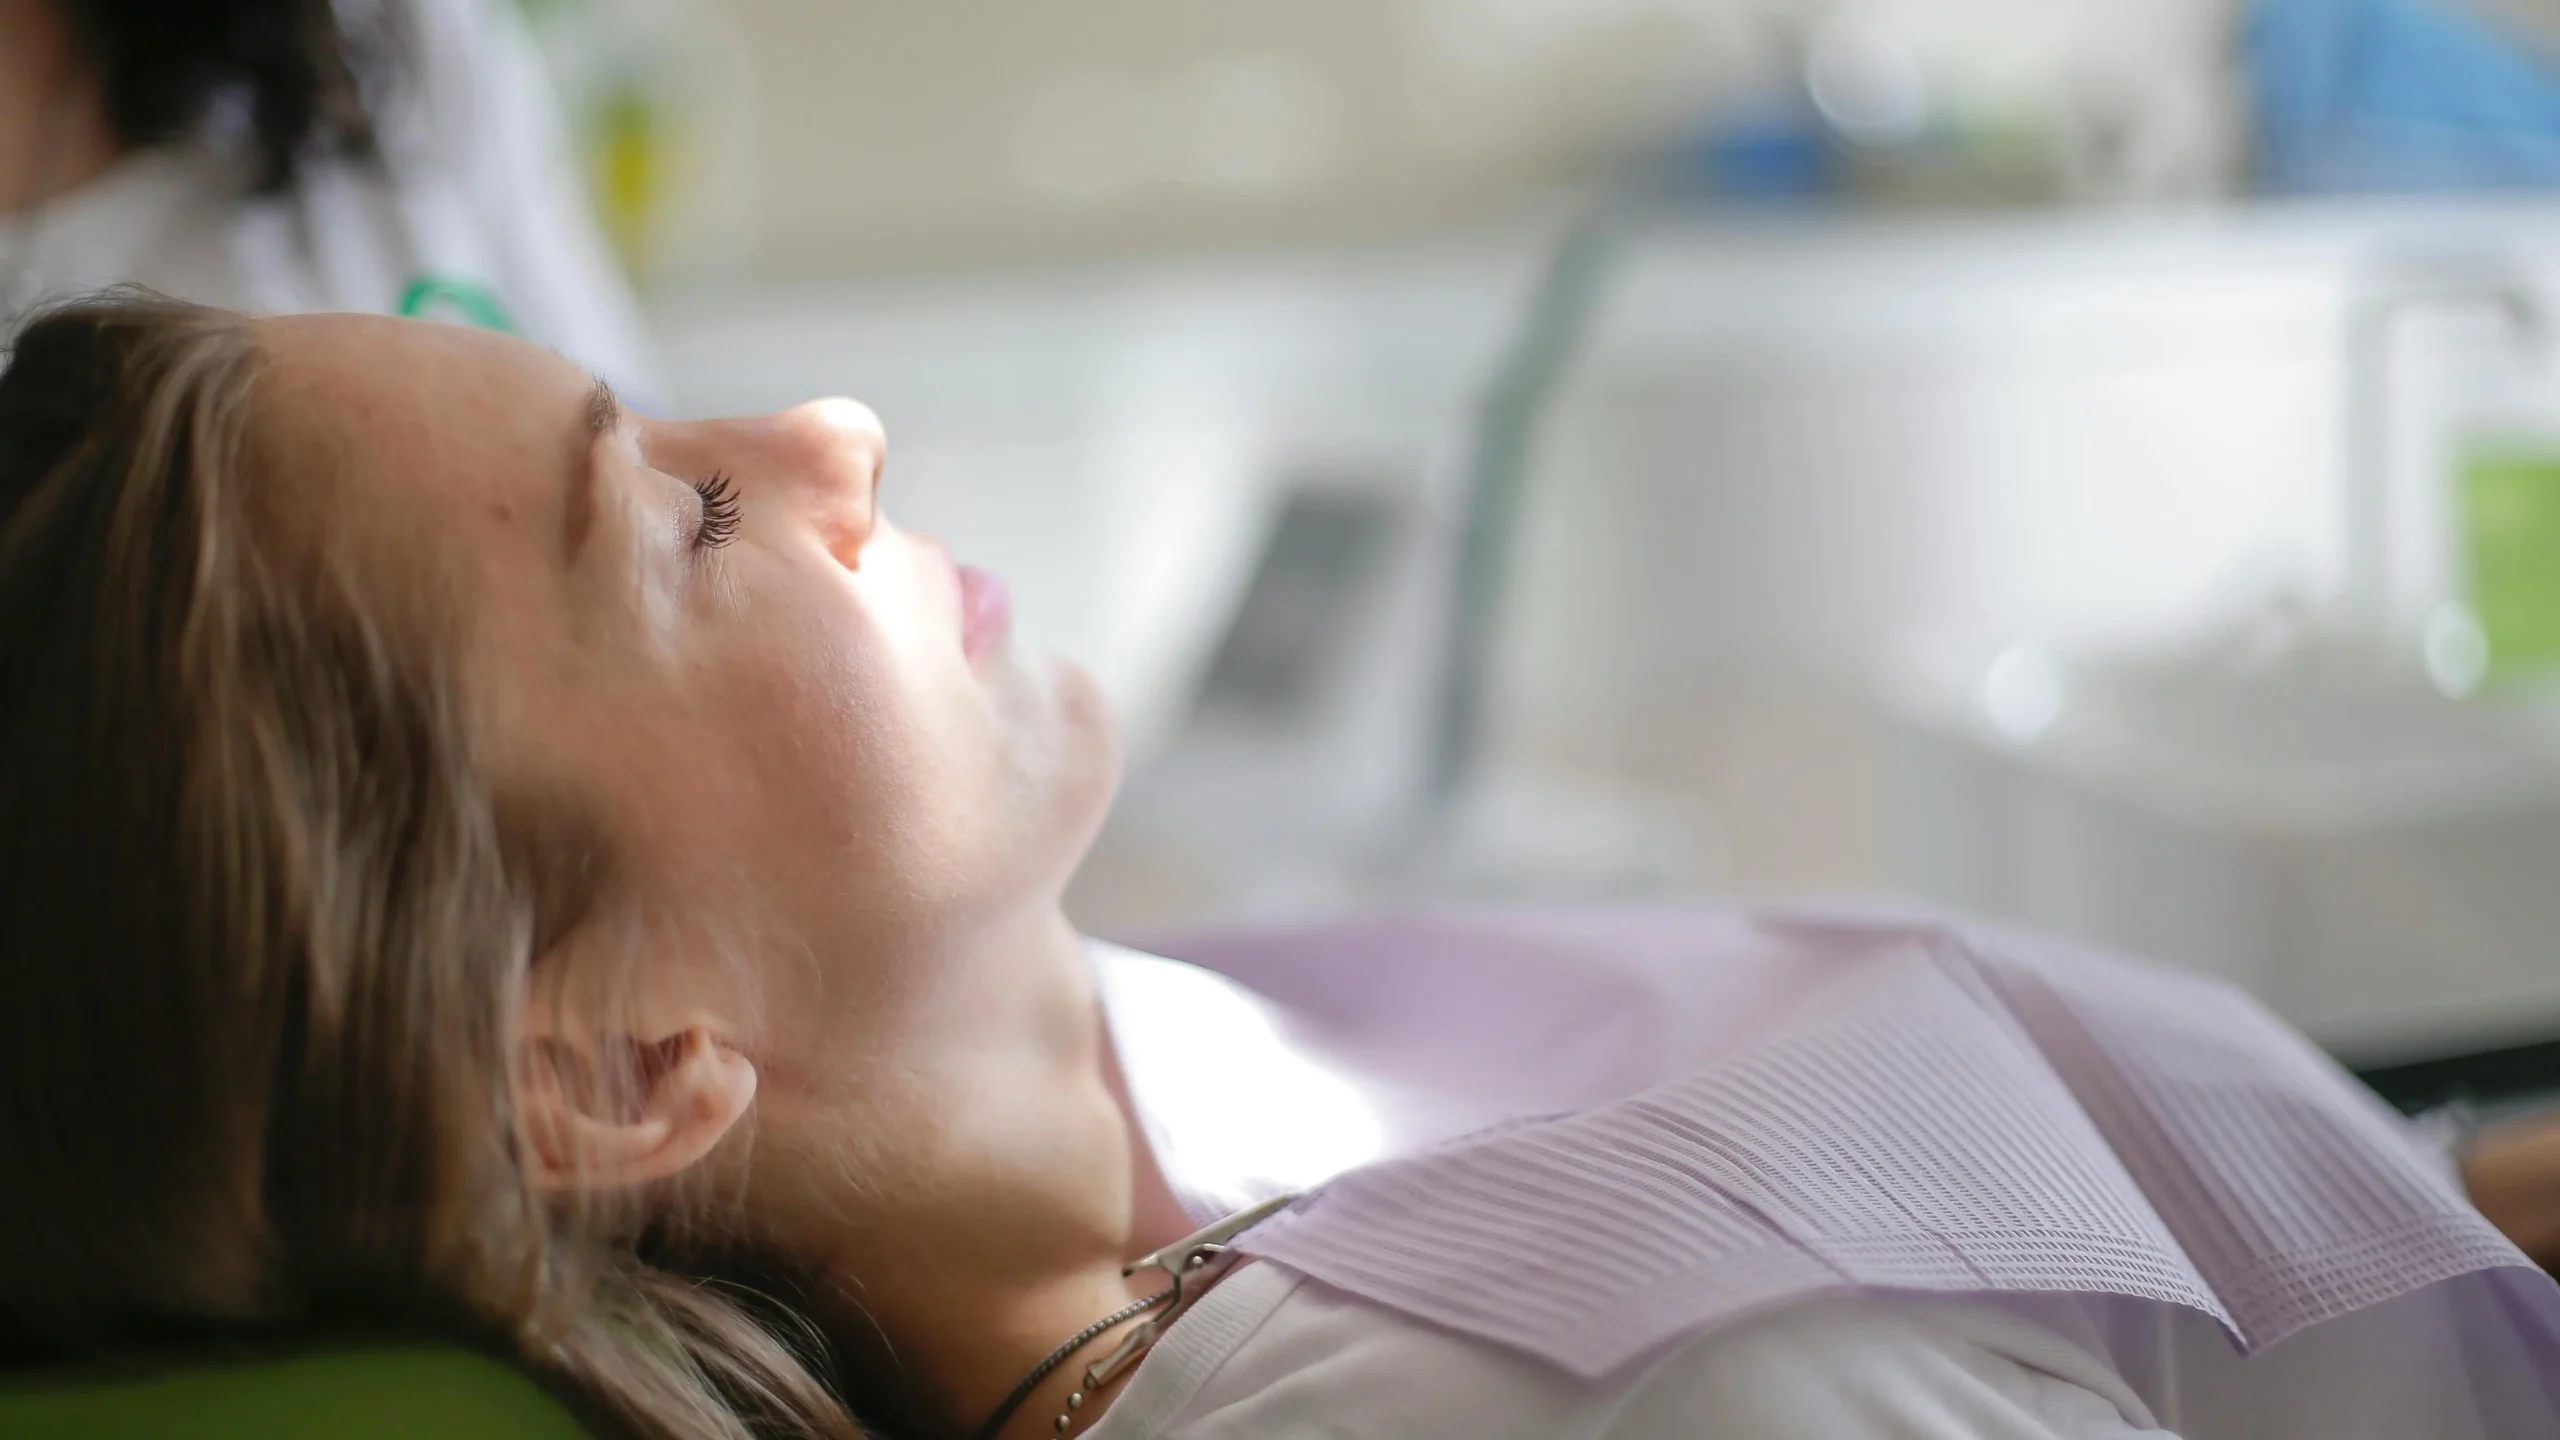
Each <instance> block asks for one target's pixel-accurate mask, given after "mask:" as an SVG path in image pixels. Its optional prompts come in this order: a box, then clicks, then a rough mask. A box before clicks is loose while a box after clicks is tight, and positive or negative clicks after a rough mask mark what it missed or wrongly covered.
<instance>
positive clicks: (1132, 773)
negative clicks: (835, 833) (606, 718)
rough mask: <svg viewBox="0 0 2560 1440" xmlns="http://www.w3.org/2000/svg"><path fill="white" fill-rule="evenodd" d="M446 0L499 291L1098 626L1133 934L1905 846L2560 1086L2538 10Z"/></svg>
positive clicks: (2544, 50)
mask: <svg viewBox="0 0 2560 1440" xmlns="http://www.w3.org/2000/svg"><path fill="white" fill-rule="evenodd" d="M73 8H74V9H77V7H73ZM345 8H346V7H341V9H342V10H344V9H345ZM357 8H359V9H361V8H362V7H357ZM422 8H423V10H425V11H429V12H441V11H445V10H451V11H456V12H459V11H463V10H472V9H475V8H477V9H486V10H488V11H490V12H491V14H490V15H489V16H488V17H487V23H488V24H490V25H494V26H498V27H500V28H502V29H514V30H517V31H519V32H520V34H519V35H518V36H517V37H516V39H517V40H518V41H521V40H527V39H529V40H530V42H531V47H530V51H529V52H527V53H530V54H535V55H538V56H539V57H540V59H541V61H542V62H543V64H542V67H541V68H542V74H541V75H540V76H539V77H538V79H537V82H536V83H538V85H539V86H540V87H547V88H548V89H549V90H550V91H551V92H553V94H554V95H555V96H556V98H557V101H558V113H559V114H560V115H561V116H562V117H565V122H566V123H565V126H561V127H556V128H557V129H558V133H557V134H556V135H553V134H549V133H546V134H544V135H542V136H538V137H536V138H537V139H539V140H541V141H542V143H544V144H550V145H554V146H555V147H556V149H557V152H558V153H557V157H556V158H557V159H558V161H559V163H560V165H561V166H562V167H563V171H562V173H568V172H571V171H574V172H575V173H576V174H577V175H578V176H579V177H580V178H581V179H582V180H583V182H584V195H585V198H586V200H587V201H588V202H589V206H590V209H591V211H592V224H591V225H590V224H589V222H588V219H587V217H585V216H577V217H571V218H569V219H566V220H561V221H559V222H558V224H559V227H565V230H564V231H563V233H567V232H579V233H578V234H574V235H572V237H571V238H572V241H574V242H575V243H573V244H572V245H571V251H572V253H573V256H574V255H577V254H584V253H585V252H583V251H578V250H577V249H576V246H577V245H587V246H589V247H590V248H591V249H593V250H594V253H595V255H596V256H597V257H598V258H599V259H600V258H601V256H602V254H603V248H602V246H599V245H597V244H596V237H601V238H602V244H603V245H609V247H610V248H611V250H612V251H613V252H615V253H617V254H618V257H619V260H620V263H621V265H622V267H623V269H624V270H625V271H626V272H627V274H628V275H629V277H630V278H631V282H632V287H633V291H634V293H636V295H637V297H638V300H639V302H640V306H639V309H637V310H631V309H629V305H628V297H624V296H621V295H620V294H619V293H618V292H617V291H615V290H614V288H613V287H611V286H605V287H602V288H600V289H599V290H598V291H597V292H596V293H595V294H593V295H588V296H585V297H583V298H578V299H577V300H576V303H575V304H569V303H567V302H565V301H564V302H561V303H560V305H559V306H558V307H556V308H559V310H560V313H559V314H558V315H557V316H553V317H548V320H547V322H546V317H543V316H530V317H517V318H521V319H524V320H525V322H526V323H525V324H524V326H523V328H525V329H526V330H527V331H528V332H529V333H533V334H534V335H535V336H536V338H540V339H544V340H546V341H548V342H549V343H552V344H554V345H556V346H558V347H560V348H562V349H563V350H564V351H566V352H568V353H570V354H571V355H572V357H573V358H577V359H580V360H582V361H584V362H585V363H587V364H589V365H591V366H593V367H594V368H596V369H598V370H599V371H602V372H603V373H606V374H607V375H608V376H609V377H610V378H614V379H615V380H617V382H619V383H621V384H622V385H623V387H624V388H625V390H626V391H628V392H632V393H634V394H635V395H637V396H638V397H640V398H642V399H643V400H644V401H645V403H647V404H649V405H650V406H652V407H653V408H655V409H657V410H660V411H662V412H664V413H667V414H670V415H675V416H692V415H709V414H731V413H756V412H761V411H765V410H769V409H773V408H776V407H778V406H783V405H788V404H790V403H793V402H795V401H797V400H799V399H801V398H803V397H806V396H809V395H812V394H822V393H841V394H846V395H854V396H859V397H862V398H863V399H865V400H866V401H867V402H868V403H870V404H871V405H872V406H873V408H875V409H876V410H877V411H878V412H879V413H880V414H881V415H882V416H883V417H884V418H885V420H886V423H887V426H888V429H889V432H890V434H891V436H892V437H893V440H892V443H893V447H894V460H893V461H892V465H891V470H890V477H891V478H890V484H891V486H892V493H893V496H894V502H895V505H896V506H897V507H898V510H899V512H900V514H901V517H902V519H903V520H904V521H905V522H906V523H909V524H912V525H913V526H915V527H916V528H919V529H921V530H924V531H929V532H931V533H933V534H935V535H938V536H940V537H941V538H942V539H944V540H946V541H947V542H948V543H949V544H950V545H951V547H952V548H953V549H954V551H956V552H957V553H959V554H960V555H962V556H964V557H967V558H968V559H970V560H971V561H972V562H974V563H976V564H979V565H982V566H985V567H986V568H988V569H990V570H992V571H994V572H996V573H999V574H1001V575H1003V576H1004V577H1006V578H1007V580H1008V581H1009V583H1010V585H1011V587H1012V591H1013V594H1014V596H1015V599H1016V601H1017V613H1018V614H1019V615H1020V616H1021V617H1022V621H1021V623H1022V626H1023V630H1024V635H1023V638H1024V640H1025V641H1026V642H1027V643H1030V644H1034V645H1039V646H1044V647H1048V648H1052V649H1055V650H1057V651H1060V652H1063V653H1065V654H1067V655H1069V656H1072V657H1074V658H1076V659H1078V660H1080V661H1082V662H1083V663H1084V664H1085V665H1086V666H1088V667H1089V668H1090V669H1091V670H1092V672H1093V673H1094V674H1095V675H1096V676H1098V677H1099V679H1100V681H1101V683H1102V686H1103V688H1104V690H1105V691H1106V692H1107V693H1108V695H1109V697H1110V698H1111V699H1112V701H1114V702H1115V704H1116V706H1117V707H1118V709H1119V711H1120V713H1121V715H1122V717H1123V719H1124V722H1125V726H1126V738H1127V746H1128V758H1129V779H1128V782H1127V788H1126V792H1125V797H1124V800H1123V802H1122V804H1121V805H1120V807H1119V809H1118V810H1117V812H1116V813H1115V815H1114V816H1113V818H1112V820H1111V822H1110V827H1109V829H1108V831H1107V832H1106V834H1105V835H1104V837H1103V839H1102V841H1101V843H1100V845H1099V846H1098V848H1097V850H1096V851H1095V853H1094V855H1093V857H1092V858H1091V860H1090V862H1089V863H1088V865H1087V866H1086V868H1085V870H1084V871H1083V873H1082V874H1081V875H1080V877H1079V878H1078V880H1077V882H1076V888H1075V890H1074V892H1073V894H1072V897H1071V905H1072V910H1073V913H1074V916H1075V918H1076V919H1077V920H1078V921H1079V922H1080V923H1081V924H1083V925H1084V926H1086V927H1088V928H1090V929H1092V930H1094V931H1096V932H1098V933H1104V934H1126V933H1143V932H1145V931H1146V930H1147V929H1149V928H1150V927H1156V926H1162V925H1166V924H1170V923H1176V922H1187V921H1195V920H1203V919H1220V920H1232V919H1240V918H1248V919H1249V918H1253V917H1258V916H1273V915H1289V916H1304V915H1308V914H1311V913H1312V914H1322V913H1332V912H1346V911H1356V910H1369V909H1374V908H1378V907H1380V906H1389V905H1396V904H1403V903H1408V902H1414V901H1428V900H1438V899H1449V898H1482V897H1501V898H1507V899H1533V900H1543V899H1557V900H1591V899H1624V898H1646V897H1657V896H1680V895H1711V896H1730V897H1741V898H1761V897H1773V896H1785V895H1803V894H1809V893H1829V892H1874V891H1883V892H1898V893H1903V894H1907V895H1910V896H1913V897H1917V898H1920V899H1924V900H1927V901H1931V902H1937V903H1941V904H1945V905H1950V906H1954V907H1959V908H1962V909H1966V910H1970V911H1974V912H1979V913H1983V914H1988V915H1993V916H1999V917H2006V918H2011V919H2015V920H2020V921H2024V922H2028V923H2030V924H2032V925H2035V926H2039V927H2043V928H2046V929H2049V930H2053V931H2057V932H2061V933H2065V934H2069V935H2074V936H2079V937H2084V938H2087V939H2090V940H2094V941H2098V942H2101V943H2103V944H2106V945H2109V946H2113V947H2118V948H2122V949H2126V950H2130V951H2133V952H2137V953H2141V954H2145V955H2150V956H2155V957H2159V958H2162V959H2165V960H2169V961H2172V962H2175V963H2178V964H2183V965H2187V966H2192V967H2196V968H2199V969H2202V970H2206V971H2209V972H2213V973H2215V974H2219V975H2222V976H2226V977H2230V978H2232V979H2234V980H2237V981H2239V982H2240V983H2242V984H2244V985H2245V986H2247V987H2248V988H2250V989H2251V990H2253V991H2255V992H2256V993H2257V994H2259V995H2260V996H2262V997H2264V998H2265V999H2266V1000H2267V1001H2269V1002H2270V1003H2271V1004H2272V1005H2273V1007H2274V1008H2275V1009H2276V1010H2277V1011H2278V1012H2280V1013H2281V1014H2282V1015H2283V1016H2284V1017H2286V1018H2287V1019H2289V1020H2291V1021H2293V1022H2295V1023H2296V1024H2298V1025H2299V1026H2301V1027H2302V1028H2303V1029H2305V1030H2306V1031H2307V1032H2308V1033H2309V1034H2311V1035H2312V1036H2313V1037H2315V1038H2316V1039H2318V1040H2319V1041H2321V1042H2323V1043H2324V1044H2326V1045H2328V1046H2330V1047H2331V1048H2333V1049H2334V1050H2336V1051H2337V1052H2338V1053H2340V1054H2341V1055H2343V1056H2345V1057H2347V1058H2348V1059H2349V1060H2350V1061H2352V1062H2355V1063H2358V1064H2361V1065H2364V1066H2367V1067H2381V1069H2382V1073H2383V1074H2384V1075H2385V1077H2386V1078H2387V1079H2388V1082H2389V1083H2388V1085H2387V1086H2386V1088H2391V1087H2397V1088H2396V1089H2395V1090H2393V1093H2394V1094H2395V1098H2402V1099H2405V1100H2407V1101H2408V1102H2409V1103H2412V1104H2416V1103H2421V1102H2424V1101H2427V1100H2431V1099H2441V1098H2445V1097H2446V1096H2449V1095H2452V1094H2455V1093H2457V1092H2470V1093H2475V1094H2483V1095H2486V1094H2505V1093H2509V1092H2515V1091H2524V1090H2531V1089H2534V1088H2537V1087H2538V1086H2540V1085H2541V1084H2543V1083H2545V1082H2549V1083H2551V1084H2552V1085H2553V1086H2554V1088H2560V944H2555V941H2554V939H2553V937H2554V936H2560V884H2555V883H2553V877H2555V876H2560V309H2555V306H2560V9H2555V8H2554V7H2553V5H2552V4H2551V0H1287V3H1281V0H1234V3H1226V4H1218V5H1201V4H1195V3H1179V0H1044V3H1038V4H1028V3H1012V0H936V3H932V4H898V3H882V0H519V3H517V4H515V5H513V6H480V7H475V6H470V5H452V6H427V7H422ZM519 22H520V23H519ZM429 40H430V41H431V42H432V41H433V40H434V37H432V36H431V37H429ZM427 48H429V49H432V48H433V44H432V43H431V44H430V45H429V46H428V47H427ZM517 49H518V50H520V51H521V50H524V49H525V47H524V46H523V45H522V44H521V43H518V44H517ZM464 68H466V69H468V68H471V67H468V66H466V67H464ZM475 73H478V72H476V71H475ZM503 82H504V77H503V76H501V77H499V78H498V79H487V78H485V76H484V77H483V79H482V80H480V81H476V82H475V83H480V84H485V85H487V86H491V87H499V88H501V89H502V88H503ZM475 93H476V92H475ZM489 94H490V96H493V97H494V98H489V99H486V100H485V106H496V107H498V108H503V107H504V106H505V105H506V104H510V103H514V102H513V101H511V100H510V99H509V97H508V95H507V94H501V93H498V89H492V90H491V91H490V92H489ZM464 104H465V108H471V107H475V106H484V101H483V100H481V99H467V100H466V101H465V102H464ZM508 143H509V144H513V143H515V142H513V141H510V142H508ZM501 158H502V159H503V158H504V157H501ZM492 163H493V164H497V162H495V161H493V162H492ZM514 163H515V162H514V161H512V160H509V161H506V162H505V164H504V165H499V166H498V168H502V169H503V168H506V165H512V164H514ZM525 163H526V164H528V165H530V164H531V163H532V162H531V161H526V162H525ZM513 183H515V184H516V186H517V187H518V188H517V189H516V190H515V191H512V192H508V191H504V190H503V189H501V190H500V191H495V192H491V193H495V194H498V195H499V199H498V201H497V202H495V203H497V204H499V205H500V206H501V207H504V206H505V205H507V204H508V203H509V202H507V200H506V199H505V196H506V195H507V194H509V193H512V194H516V195H518V196H522V195H526V194H532V193H535V192H536V190H538V188H539V179H538V176H537V177H535V178H531V179H528V178H526V177H525V176H522V175H519V176H517V177H516V179H515V181H514V182H513ZM424 228H425V229H428V230H432V229H433V228H434V227H433V226H426V227H424ZM555 228H558V227H555ZM0 233H5V232H0ZM42 242H43V237H41V236H35V237H32V238H30V237H28V236H25V235H20V236H19V237H18V243H19V244H20V245H21V246H22V247H24V246H40V245H41V244H42ZM523 288H527V289H530V290H538V291H541V292H543V293H546V294H555V295H556V294H568V293H570V292H571V291H572V290H573V289H574V287H571V286H568V285H567V282H565V281H564V282H561V283H560V284H556V285H555V284H549V283H548V282H543V283H531V282H529V283H528V284H527V285H526V286H525V287H523ZM405 301H407V302H416V303H415V304H411V303H404V305H403V306H402V308H404V309H418V308H420V307H421V306H424V307H426V308H427V309H429V310H430V311H432V308H433V306H434V304H436V303H439V302H441V303H444V304H445V306H446V308H447V309H448V310H453V311H457V312H459V313H458V315H457V318H465V319H470V318H485V317H480V316H477V315H476V312H474V311H473V310H472V306H473V305H474V304H476V303H478V302H477V301H476V300H475V299H474V297H472V296H471V295H468V294H463V295H458V296H457V295H452V294H446V293H444V292H441V291H437V290H434V289H433V287H429V289H428V290H427V291H424V292H422V291H420V290H419V289H418V287H416V286H413V287H411V290H410V292H409V293H408V294H407V296H406V297H405ZM644 334H645V335H646V336H647V337H648V338H647V339H645V340H644V339H642V338H641V337H642V336H643V335H644ZM2447 1056H2470V1057H2473V1058H2472V1059H2471V1060H2470V1061H2468V1062H2464V1063H2463V1064H2458V1065H2456V1066H2454V1068H2452V1069H2446V1068H2444V1066H2443V1065H2441V1064H2439V1063H2438V1062H2440V1061H2442V1060H2443V1058H2444V1057H2447ZM2484 1056H2485V1058H2482V1057H2484Z"/></svg>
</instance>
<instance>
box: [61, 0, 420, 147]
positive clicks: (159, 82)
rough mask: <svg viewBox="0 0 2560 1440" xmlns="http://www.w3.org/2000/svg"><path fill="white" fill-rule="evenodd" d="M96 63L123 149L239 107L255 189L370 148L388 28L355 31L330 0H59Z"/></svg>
mask: <svg viewBox="0 0 2560 1440" xmlns="http://www.w3.org/2000/svg"><path fill="white" fill-rule="evenodd" d="M59 3H60V4H61V5H62V7H63V15H64V18H65V19H67V20H68V21H69V22H70V29H71V33H72V36H73V39H74V42H75V43H76V44H78V45H79V46H80V47H81V48H82V50H83V51H84V52H85V54H86V56H87V58H88V60H89V61H90V63H91V64H93V65H95V66H97V67H98V73H99V78H100V81H101V87H100V88H101V92H102V96H103V99H104V102H105V105H106V112H107V123H108V125H109V126H110V127H112V128H113V129H114V131H115V133H116V137H117V138H118V139H119V140H121V141H122V142H123V143H124V144H125V145H126V146H127V147H128V148H131V149H136V150H139V149H143V148H146V147H149V146H153V145H160V144H164V143H166V142H168V141H171V140H175V139H178V138H180V137H182V136H185V135H188V134H191V133H193V132H194V131H195V130H196V129H197V128H198V127H200V126H202V125H204V124H206V123H207V122H208V121H209V120H211V119H213V118H215V112H216V109H217V107H227V106H233V105H236V106H238V107H239V111H238V115H239V120H240V121H241V122H242V123H243V125H244V126H245V129H246V131H247V138H248V140H249V142H250V146H251V154H252V157H253V160H254V163H255V167H256V168H255V178H254V180H253V182H252V184H253V186H254V188H255V189H256V190H258V191H259V192H260V193H269V194H271V193H274V192H276V191H279V190H283V189H286V188H288V187H290V186H291V185H292V184H293V181H294V179H295V176H296V175H297V174H298V172H299V171H300V168H301V166H302V164H303V162H304V161H306V160H309V159H311V158H313V157H315V156H319V155H325V154H365V153H369V152H370V151H371V149H372V147H373V125H372V122H371V121H370V120H369V119H368V118H367V114H366V107H365V90H366V86H367V84H369V83H377V82H378V81H379V78H380V72H381V71H382V70H383V69H384V68H385V66H386V65H387V63H388V61H389V54H388V51H389V50H390V48H391V37H390V35H389V34H388V32H387V30H386V32H385V33H383V34H379V35H377V34H372V33H367V34H365V35H364V36H363V37H362V39H361V43H358V42H356V41H354V40H352V39H351V37H350V34H349V32H348V29H347V27H346V26H345V25H344V24H342V23H341V21H340V18H339V15H338V12H337V9H336V7H335V6H334V5H332V4H331V3H330V0H59Z"/></svg>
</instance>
